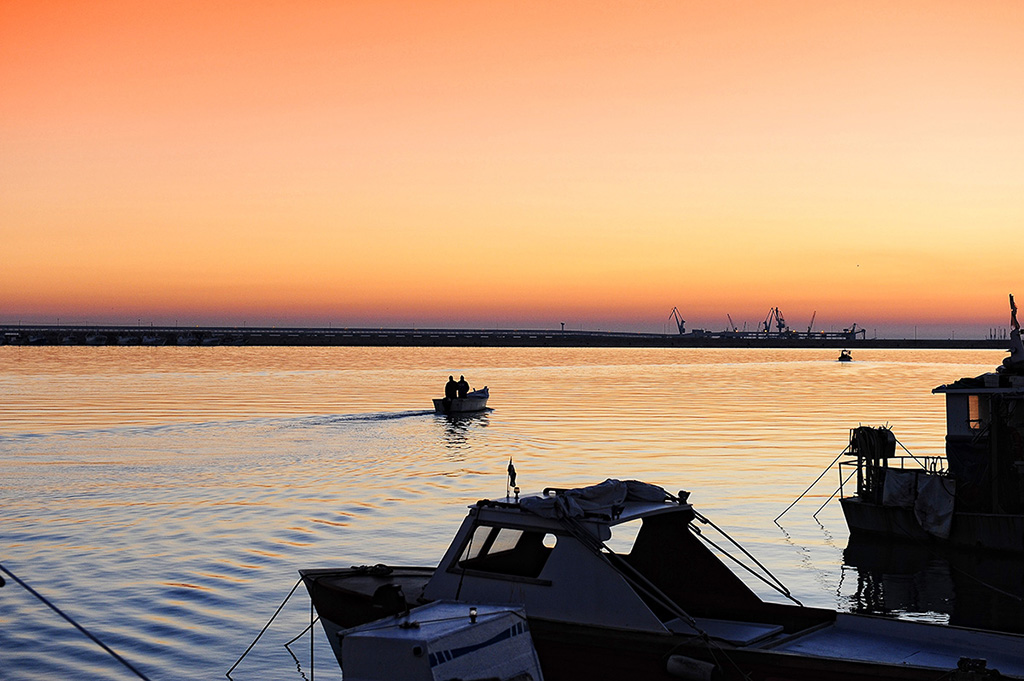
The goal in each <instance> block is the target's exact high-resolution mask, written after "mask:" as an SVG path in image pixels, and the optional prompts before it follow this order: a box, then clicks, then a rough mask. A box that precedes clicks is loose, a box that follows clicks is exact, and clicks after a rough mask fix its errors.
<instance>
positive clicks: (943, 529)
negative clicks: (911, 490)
mask: <svg viewBox="0 0 1024 681" xmlns="http://www.w3.org/2000/svg"><path fill="white" fill-rule="evenodd" d="M955 497H956V480H954V479H953V478H947V477H945V476H942V475H921V476H918V478H917V501H915V502H914V517H916V518H917V522H918V523H920V525H921V528H922V529H923V530H924V531H925V532H927V533H929V534H932V535H935V536H936V537H939V538H941V539H949V529H950V526H951V525H952V523H953V500H954V498H955Z"/></svg>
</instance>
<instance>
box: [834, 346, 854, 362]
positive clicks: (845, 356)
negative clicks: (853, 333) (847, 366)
mask: <svg viewBox="0 0 1024 681" xmlns="http://www.w3.org/2000/svg"><path fill="white" fill-rule="evenodd" d="M837 361H839V362H852V361H853V355H852V354H850V351H849V350H847V349H845V348H844V349H843V351H842V352H840V353H839V359H838V360H837Z"/></svg>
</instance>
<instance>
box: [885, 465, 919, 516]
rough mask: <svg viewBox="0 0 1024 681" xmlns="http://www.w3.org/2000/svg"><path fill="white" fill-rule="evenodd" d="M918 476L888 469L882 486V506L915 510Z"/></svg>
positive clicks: (910, 472) (912, 472) (897, 469)
mask: <svg viewBox="0 0 1024 681" xmlns="http://www.w3.org/2000/svg"><path fill="white" fill-rule="evenodd" d="M916 477H917V474H916V473H915V472H914V471H904V470H900V469H899V468H887V469H886V471H885V483H884V484H883V485H882V505H883V506H898V507H899V508H913V507H914V496H915V494H914V493H915V488H916V482H915V478H916Z"/></svg>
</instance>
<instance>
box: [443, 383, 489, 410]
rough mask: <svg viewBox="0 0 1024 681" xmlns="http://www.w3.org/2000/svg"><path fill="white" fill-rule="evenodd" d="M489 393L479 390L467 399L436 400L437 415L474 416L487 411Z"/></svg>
mask: <svg viewBox="0 0 1024 681" xmlns="http://www.w3.org/2000/svg"><path fill="white" fill-rule="evenodd" d="M488 397H490V394H489V393H488V391H487V390H486V389H485V390H477V391H475V392H471V393H469V394H468V395H466V396H465V397H452V398H450V399H445V398H434V413H435V414H446V415H452V414H472V413H475V412H478V411H483V410H485V409H487V398H488Z"/></svg>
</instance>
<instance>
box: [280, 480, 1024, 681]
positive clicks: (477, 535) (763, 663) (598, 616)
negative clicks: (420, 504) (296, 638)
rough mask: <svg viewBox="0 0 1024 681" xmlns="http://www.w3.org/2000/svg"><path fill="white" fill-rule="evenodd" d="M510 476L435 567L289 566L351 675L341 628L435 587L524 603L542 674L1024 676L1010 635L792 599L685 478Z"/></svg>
mask: <svg viewBox="0 0 1024 681" xmlns="http://www.w3.org/2000/svg"><path fill="white" fill-rule="evenodd" d="M518 490H519V488H518V487H516V488H515V496H514V498H512V497H511V495H510V496H507V497H505V498H502V499H494V500H486V499H485V500H481V501H478V502H477V503H475V504H472V505H471V506H470V507H469V514H468V515H467V516H466V518H465V520H464V521H463V524H462V527H461V528H460V529H459V530H458V532H457V533H456V534H455V537H454V539H453V540H452V542H451V545H450V546H449V548H448V550H447V552H446V553H445V555H444V557H443V558H442V559H441V562H440V564H439V565H438V566H437V567H436V568H427V567H421V568H413V567H390V566H386V565H382V564H378V565H373V566H360V567H350V568H336V569H331V568H328V569H303V570H300V571H299V573H300V574H301V576H302V581H303V582H304V583H305V586H306V589H307V591H308V592H309V595H310V599H311V600H312V603H313V606H314V607H315V608H316V610H317V613H318V614H319V616H320V622H321V625H322V626H323V628H324V631H325V632H326V634H327V638H328V640H329V641H330V644H331V647H332V649H333V651H334V654H335V656H336V658H337V660H338V662H339V664H340V665H341V666H342V667H343V673H344V674H345V676H346V678H347V677H348V675H349V671H350V670H349V669H348V667H346V666H345V665H346V661H345V657H346V651H347V650H348V648H347V646H349V644H350V643H352V642H351V641H347V639H348V637H349V636H350V635H353V634H357V633H358V632H361V631H364V630H365V625H366V624H367V623H369V622H376V624H375V625H373V626H372V627H371V629H384V628H390V627H394V626H396V625H397V626H399V627H401V626H402V622H406V621H408V620H410V618H409V614H408V613H409V611H410V610H412V609H414V608H417V607H419V606H421V605H425V604H427V603H446V604H449V605H447V606H446V607H454V608H455V609H456V613H457V614H458V615H459V616H460V617H464V616H465V613H467V612H472V610H471V608H474V607H476V608H482V607H483V606H484V605H485V604H489V605H499V604H504V605H510V606H515V607H517V608H522V612H524V613H525V616H526V624H527V625H528V628H529V631H530V634H531V638H532V642H533V644H534V646H535V647H536V651H537V657H538V659H539V661H540V667H541V671H542V672H543V677H544V678H545V679H547V681H560V680H566V681H575V680H576V679H587V680H588V681H622V680H623V679H645V681H654V680H656V679H680V678H683V679H706V680H709V679H728V680H733V679H735V680H736V681H750V680H751V679H753V680H754V681H764V680H765V679H775V680H778V681H787V680H788V681H811V680H818V679H828V680H829V681H869V680H872V681H873V680H875V679H883V680H891V681H934V680H936V679H948V680H950V681H954V680H955V681H960V680H964V681H966V680H967V679H970V680H972V681H980V680H982V679H997V678H999V679H1007V678H1009V679H1024V636H1021V635H1016V634H1008V633H1000V632H992V631H985V630H981V629H972V628H962V627H953V626H945V625H939V624H931V623H924V622H913V621H906V620H894V619H886V618H881V617H874V616H869V615H856V614H850V613H842V612H836V611H834V610H831V609H823V608H812V607H805V606H803V605H800V604H799V602H796V599H795V598H793V597H792V595H791V594H790V593H789V591H788V590H787V589H786V588H785V586H784V585H782V583H781V582H779V580H778V579H776V578H775V577H774V576H773V575H771V573H770V572H768V571H767V570H766V569H765V568H764V567H763V566H762V565H761V564H760V563H757V562H756V560H754V559H753V558H752V557H750V556H749V554H747V553H746V552H745V551H744V550H743V549H742V547H739V545H738V544H735V542H732V540H731V538H729V537H728V536H727V535H725V534H724V532H721V530H719V528H718V527H717V526H715V525H714V523H712V522H711V521H710V520H708V519H707V518H705V517H704V516H703V515H701V514H700V513H699V512H697V510H696V509H695V508H694V507H693V506H692V505H691V504H689V503H688V497H689V493H687V492H679V493H678V494H670V493H668V492H667V491H666V490H665V489H664V488H662V487H659V486H656V485H650V484H647V483H643V482H639V481H634V480H628V481H620V480H606V481H605V482H603V483H600V484H598V485H592V486H589V487H581V488H575V489H555V488H549V489H545V490H544V491H543V492H542V493H540V494H530V495H524V496H523V497H522V498H520V495H519V491H518ZM713 533H715V534H713ZM627 537H628V538H630V539H631V543H630V542H628V541H627V542H626V543H624V544H622V545H621V546H619V547H618V549H617V550H616V549H613V548H612V547H611V546H609V542H610V541H612V540H616V539H624V538H627ZM722 537H724V538H725V539H726V540H727V542H724V543H720V542H721V538H722ZM728 542H732V544H729V543H728ZM617 546H618V545H617ZM726 547H727V548H726ZM733 549H737V550H738V551H740V552H742V553H743V554H744V555H746V556H748V558H750V560H754V565H755V566H756V569H755V567H749V566H746V565H745V567H748V569H750V570H751V571H753V572H755V573H756V574H757V575H758V576H759V577H761V578H762V579H763V580H764V581H765V582H766V583H767V584H769V585H772V586H773V587H774V588H776V589H777V590H778V591H779V593H780V594H781V595H782V596H784V597H786V598H789V599H790V600H792V601H794V604H783V603H776V602H770V601H766V600H762V599H761V597H760V596H758V595H757V594H755V593H754V592H753V591H752V590H751V589H750V588H749V587H748V586H747V585H746V584H745V583H744V582H743V581H742V580H741V579H740V578H739V577H738V576H737V575H736V574H734V573H733V571H732V570H730V569H729V567H728V566H727V564H726V563H725V562H723V559H721V558H720V557H719V556H718V555H717V553H718V552H720V551H721V552H725V553H726V555H728V556H729V557H730V558H733V560H736V561H737V562H742V561H741V560H740V559H738V558H737V557H735V556H733V555H732V553H730V552H731V551H732V550H733ZM451 604H455V605H451ZM459 604H461V606H462V607H461V611H460V608H459V607H458V605H459ZM413 612H416V611H415V610H413ZM481 612H482V611H481ZM416 619H418V618H416V617H413V618H412V620H416ZM407 626H408V625H407ZM461 635H462V634H460V636H461ZM465 635H466V636H467V637H470V638H473V637H474V636H475V635H474V634H472V632H471V631H469V632H467V633H466V634H465ZM482 638H484V637H479V636H477V637H476V638H475V639H474V640H477V639H482ZM460 645H463V646H465V644H460ZM442 647H444V648H446V649H447V646H442ZM410 650H412V655H415V649H414V648H410ZM421 651H422V652H424V653H425V652H428V651H427V650H426V648H424V647H422V646H421ZM441 659H443V658H441ZM480 662H481V663H483V662H486V660H480ZM480 669H481V670H486V669H488V665H484V666H481V667H480ZM353 671H354V670H353ZM459 671H460V672H463V673H464V671H465V670H459ZM358 678H362V677H358ZM462 678H467V677H465V676H463V677H462ZM468 678H476V677H468ZM499 678H506V677H499ZM517 678H518V677H517Z"/></svg>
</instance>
